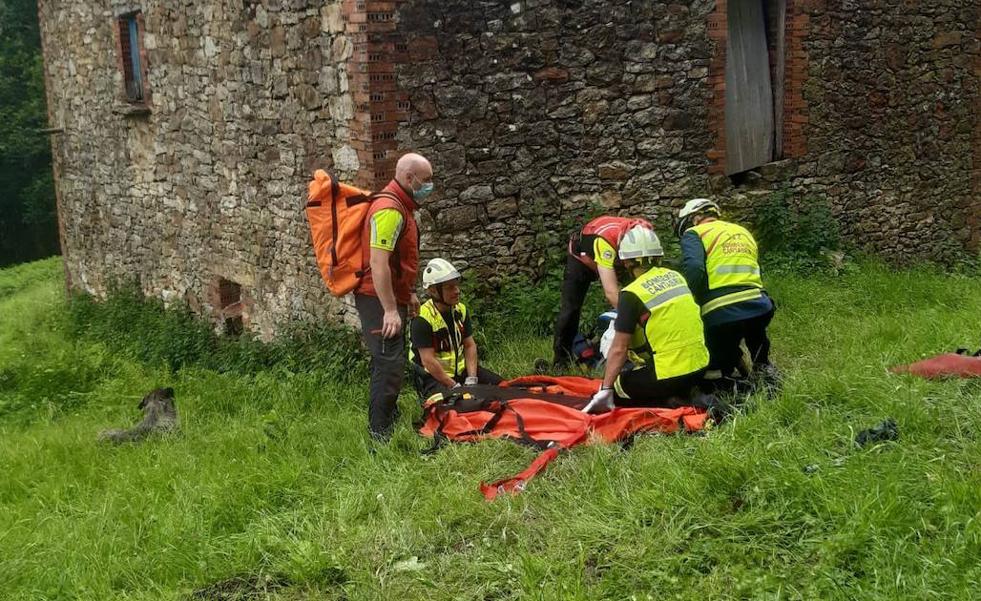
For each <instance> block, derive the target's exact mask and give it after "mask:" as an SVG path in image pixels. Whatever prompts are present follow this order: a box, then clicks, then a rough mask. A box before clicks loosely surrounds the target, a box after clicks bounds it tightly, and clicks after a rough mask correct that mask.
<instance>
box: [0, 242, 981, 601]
mask: <svg viewBox="0 0 981 601" xmlns="http://www.w3.org/2000/svg"><path fill="white" fill-rule="evenodd" d="M770 287H771V290H772V292H773V295H774V296H775V297H776V298H777V300H778V302H779V304H780V308H779V311H778V314H777V318H776V320H775V322H774V324H773V338H774V356H775V359H776V361H778V362H779V364H780V365H781V367H783V369H784V370H785V372H786V373H787V376H788V381H787V383H786V386H785V389H784V391H783V392H782V393H781V394H780V395H779V396H778V397H776V398H774V399H773V400H766V399H764V398H754V399H752V400H751V402H750V405H751V409H752V410H751V411H747V412H746V413H745V414H743V415H740V416H738V417H737V418H736V419H735V420H734V421H733V422H731V423H729V424H727V425H725V426H723V427H721V428H718V429H716V430H714V431H712V432H711V433H710V434H708V435H706V436H660V437H657V436H650V437H643V438H641V439H639V440H638V441H637V442H636V444H634V445H633V446H632V447H631V448H630V449H629V450H626V451H624V450H621V449H620V448H619V447H615V446H596V447H586V448H579V449H576V450H574V451H573V452H570V453H568V454H566V455H564V456H562V457H561V458H560V459H559V460H558V461H556V462H555V463H554V464H553V465H552V466H551V467H549V469H548V470H546V471H545V473H544V474H542V475H541V476H539V477H538V478H537V479H535V480H534V481H533V482H532V483H531V484H530V486H529V488H528V490H527V491H526V492H524V493H523V494H521V495H519V496H516V497H513V498H507V499H503V500H499V501H495V502H493V503H487V502H485V501H484V500H483V499H482V497H481V496H480V494H479V492H478V490H477V484H478V482H479V481H480V480H492V479H496V478H498V477H502V476H506V475H510V474H512V473H515V472H517V471H519V470H520V469H522V468H524V467H525V466H526V465H527V464H528V462H529V461H530V460H531V459H532V457H533V456H534V453H533V451H531V450H529V449H526V448H523V447H520V446H518V445H516V444H512V443H507V442H486V443H481V444H476V445H451V446H449V447H447V448H445V449H443V450H441V451H440V452H438V453H437V454H435V455H433V456H428V457H423V456H420V454H419V451H420V450H421V449H423V448H425V447H426V446H427V444H428V441H426V440H422V439H420V438H419V437H418V436H417V435H416V434H415V432H414V431H413V430H412V427H411V424H410V422H411V420H412V418H414V417H416V416H417V415H418V410H417V409H416V408H415V406H414V400H413V398H412V395H411V394H409V392H408V390H406V392H405V394H404V395H403V398H402V408H403V413H404V417H403V418H402V422H401V423H400V426H399V429H398V431H397V432H396V435H395V438H394V440H393V442H392V443H391V444H390V445H387V446H383V447H379V448H377V449H374V452H373V453H372V452H370V449H369V446H370V445H369V443H368V440H367V434H366V431H365V429H366V428H365V421H366V419H365V413H364V405H365V400H364V397H365V388H366V384H365V382H364V381H363V380H362V379H361V376H357V377H352V376H350V375H346V372H348V371H349V370H352V369H360V368H352V367H351V366H350V365H349V364H348V363H345V362H340V363H337V362H334V363H331V362H327V363H326V364H325V365H319V364H317V365H314V367H313V368H312V369H310V363H309V362H307V361H306V360H301V359H299V358H298V359H296V360H295V361H294V363H293V364H289V363H287V364H286V366H284V365H283V364H278V363H275V362H272V361H269V360H268V359H267V358H265V356H260V359H261V360H259V359H256V360H249V361H240V360H237V359H236V360H232V359H229V357H232V358H234V357H236V356H238V355H235V353H234V352H232V351H230V350H227V348H226V347H230V346H232V345H233V343H230V342H228V341H225V342H214V341H210V340H211V338H209V336H208V335H207V332H204V333H202V332H201V331H200V330H195V329H194V327H192V326H191V325H189V322H184V321H181V320H184V319H187V318H186V316H181V315H180V314H179V313H177V312H168V311H161V310H160V309H159V308H154V307H153V306H152V304H151V305H150V306H142V307H141V306H140V303H136V302H132V299H130V300H129V301H127V300H125V299H124V298H123V297H122V296H120V297H118V298H114V300H113V301H111V302H110V303H109V304H108V305H100V306H86V305H82V306H78V305H76V306H75V307H74V308H73V309H71V310H69V307H68V306H67V303H66V301H65V298H64V289H63V284H62V281H61V269H60V265H59V264H58V263H57V261H53V260H50V261H44V262H40V263H34V264H29V265H23V266H19V267H17V268H13V269H8V270H5V271H0V466H3V476H2V478H0V591H3V593H2V595H0V596H2V597H3V598H4V599H14V600H21V599H23V600H27V599H30V600H36V599H48V600H54V599H99V600H105V599H141V600H142V599H147V600H149V599H191V598H208V599H231V598H242V599H246V598H248V599H265V598H268V599H279V600H290V601H293V600H298V599H630V598H636V599H842V600H845V599H848V600H851V599H971V598H976V595H977V591H978V590H981V564H979V563H978V559H977V558H978V557H981V512H979V509H981V507H979V505H978V490H981V471H979V467H978V466H979V465H981V441H979V439H978V432H981V411H979V408H981V385H979V381H968V380H956V381H946V382H927V381H924V380H918V379H914V378H909V377H905V376H904V377H897V376H892V375H889V374H888V373H887V371H886V368H887V367H888V366H890V365H893V364H895V363H897V362H904V361H909V360H915V359H917V358H919V357H921V356H924V355H927V354H933V353H936V352H940V351H944V350H948V349H952V348H955V347H958V346H977V345H978V344H979V342H981V341H979V338H981V281H979V280H978V279H977V278H973V279H972V278H968V277H962V276H956V275H954V276H951V275H944V274H941V273H939V272H937V271H934V270H930V269H916V270H910V271H895V270H891V269H888V268H885V267H882V266H879V265H876V264H863V265H860V266H858V267H855V268H853V269H849V270H847V271H846V272H845V273H844V274H843V275H839V276H837V277H832V276H818V277H813V278H806V279H805V278H803V277H798V276H796V275H789V274H780V275H775V274H771V277H770ZM597 293H598V292H597ZM525 307H526V306H525V305H521V307H520V312H524V311H525ZM516 310H518V309H516ZM539 310H540V308H539ZM109 316H112V320H114V321H115V326H116V327H117V328H119V329H118V330H114V329H113V328H112V327H111V326H112V321H111V320H109V319H108V317H109ZM492 318H493V316H492V315H486V316H485V320H484V321H485V323H486V322H487V321H489V320H492ZM518 318H519V319H520V320H524V319H530V317H529V316H528V315H523V314H522V315H518ZM494 319H496V318H494ZM168 320H174V321H173V324H184V325H180V327H178V326H177V325H173V326H170V327H172V328H173V329H172V330H167V327H168V326H166V324H167V323H168ZM519 323H522V324H523V323H530V322H524V321H520V322H519ZM185 326H187V328H188V329H186V330H185V329H184V328H185ZM144 330H148V331H144ZM113 332H117V333H115V334H113ZM168 332H169V333H168ZM195 332H196V333H195ZM161 333H163V334H164V335H162V334H161ZM489 339H490V340H493V341H494V347H493V348H487V349H485V350H486V353H485V354H486V355H487V357H486V360H487V362H488V363H489V364H491V365H492V366H493V367H494V368H496V369H499V370H500V371H502V372H504V373H505V374H507V375H518V374H520V373H524V372H527V371H528V370H529V368H530V365H531V362H532V360H533V358H534V357H536V356H544V355H545V354H546V350H547V349H548V347H549V343H548V340H546V339H545V338H544V337H542V336H541V331H537V330H536V331H526V330H523V329H522V328H521V327H515V328H512V329H511V331H510V336H507V337H505V336H501V335H497V334H495V335H492V336H489ZM167 340H173V342H174V344H175V346H176V347H177V348H181V349H190V350H184V351H181V352H176V351H175V352H173V353H171V352H170V351H168V350H167V349H166V348H165V347H166V342H167ZM193 340H199V341H205V342H199V343H195V344H201V345H204V346H203V347H202V348H203V349H204V350H202V349H201V348H198V347H196V346H195V345H194V344H191V341H193ZM144 343H145V347H144ZM240 344H242V345H248V344H251V343H240ZM284 344H285V343H284ZM290 344H293V345H294V346H292V347H290V348H293V349H294V351H293V352H294V353H295V355H294V356H295V357H300V356H301V355H303V354H304V353H305V352H307V351H309V350H310V348H309V347H307V348H306V350H303V348H304V347H303V345H302V344H300V343H296V342H294V343H290ZM209 345H217V346H209ZM314 346H316V345H314ZM141 349H142V350H141ZM254 352H255V353H259V351H254ZM260 355H261V353H260ZM247 356H249V357H252V356H254V355H247ZM323 356H324V357H327V356H328V355H326V354H325V355H323ZM175 357H176V361H175V360H174V358H175ZM222 357H224V358H222ZM174 367H177V368H178V369H177V370H176V371H173V370H172V368H174ZM300 367H303V368H304V369H305V371H303V370H300V369H299V368H300ZM162 385H170V386H173V387H174V388H175V390H176V395H177V403H178V407H179V409H180V411H181V412H182V420H183V433H182V434H180V435H178V436H175V437H171V438H164V439H156V440H152V441H149V442H147V443H146V444H143V445H140V446H124V447H118V448H115V447H108V446H102V445H99V444H97V443H96V442H95V439H96V435H97V433H98V432H99V431H100V430H101V429H103V428H106V427H112V426H119V425H126V424H129V423H132V422H133V421H135V419H136V416H137V410H136V404H137V402H138V401H139V399H140V398H141V397H142V395H143V394H144V393H146V392H147V391H149V390H150V389H151V388H153V387H156V386H162ZM888 416H892V417H894V418H895V419H896V420H897V422H898V424H899V428H900V432H901V437H900V439H899V440H898V441H897V442H890V443H883V444H880V445H877V446H874V447H872V448H869V449H865V450H859V449H856V448H854V446H853V445H852V443H851V440H852V439H853V437H854V435H855V434H856V432H857V431H859V430H861V429H863V428H866V427H869V426H872V425H875V424H876V423H877V422H879V421H880V420H881V419H884V418H885V417H888ZM805 466H816V467H812V468H811V469H810V470H808V471H810V472H812V473H805V470H804V469H803V468H804V467H805ZM255 590H262V591H264V593H263V594H258V595H255V596H246V595H247V593H249V592H250V591H252V592H254V591H255ZM195 591H199V592H200V594H199V595H198V596H197V597H195V596H194V592H195ZM236 594H238V595H239V596H238V597H235V595H236Z"/></svg>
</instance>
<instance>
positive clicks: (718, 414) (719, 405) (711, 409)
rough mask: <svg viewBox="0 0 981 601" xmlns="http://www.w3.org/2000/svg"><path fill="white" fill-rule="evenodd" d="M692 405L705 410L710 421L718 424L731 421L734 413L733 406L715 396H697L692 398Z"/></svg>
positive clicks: (703, 394) (700, 394)
mask: <svg viewBox="0 0 981 601" xmlns="http://www.w3.org/2000/svg"><path fill="white" fill-rule="evenodd" d="M691 404H692V406H693V407H697V408H699V409H705V410H706V411H707V412H708V416H709V419H711V420H712V421H713V422H714V423H716V424H721V423H723V422H724V421H726V420H727V419H729V416H730V415H732V411H733V407H732V405H730V404H729V403H727V402H726V401H724V400H722V399H720V398H719V397H717V396H715V395H714V394H705V393H699V394H696V395H695V396H694V397H692V399H691Z"/></svg>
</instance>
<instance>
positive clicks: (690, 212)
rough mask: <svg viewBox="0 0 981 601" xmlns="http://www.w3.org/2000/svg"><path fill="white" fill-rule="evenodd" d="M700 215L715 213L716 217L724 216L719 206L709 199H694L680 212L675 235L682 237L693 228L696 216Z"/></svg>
mask: <svg viewBox="0 0 981 601" xmlns="http://www.w3.org/2000/svg"><path fill="white" fill-rule="evenodd" d="M700 213H714V214H715V216H716V217H718V216H719V215H721V214H722V211H721V210H720V209H719V205H718V204H717V203H715V202H714V201H712V200H709V199H707V198H693V199H691V200H689V201H688V202H686V203H685V206H683V207H681V210H679V211H678V221H677V222H675V233H677V234H678V237H681V235H682V234H684V233H685V230H687V229H688V228H690V227H691V222H692V220H693V219H694V218H695V215H698V214H700Z"/></svg>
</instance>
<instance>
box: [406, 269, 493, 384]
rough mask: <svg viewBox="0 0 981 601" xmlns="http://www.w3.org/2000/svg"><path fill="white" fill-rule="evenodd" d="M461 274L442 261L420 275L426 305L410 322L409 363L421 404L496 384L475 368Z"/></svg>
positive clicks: (474, 348) (489, 374)
mask: <svg viewBox="0 0 981 601" xmlns="http://www.w3.org/2000/svg"><path fill="white" fill-rule="evenodd" d="M460 277H461V276H460V272H458V271H457V270H456V268H455V267H453V265H452V264H450V262H449V261H447V260H446V259H433V260H432V261H430V262H429V264H428V265H426V269H425V270H424V271H423V272H422V285H423V287H425V288H426V292H427V293H428V294H429V300H427V301H426V302H425V303H423V304H422V306H421V307H420V308H419V315H418V316H417V317H416V318H414V319H413V320H412V324H411V326H410V336H411V340H412V344H411V347H410V349H409V361H411V362H412V364H413V366H414V370H415V376H416V377H415V386H416V391H417V392H418V393H419V396H420V397H422V398H424V399H425V398H429V397H430V396H431V395H433V394H434V393H436V392H446V391H447V390H449V389H451V388H455V387H457V386H471V385H474V384H498V383H500V382H501V379H502V378H501V376H499V375H497V374H496V373H494V372H492V371H490V370H489V369H484V368H483V367H481V366H480V365H478V363H477V343H476V341H474V339H473V329H472V325H471V322H470V315H471V314H470V311H469V310H468V309H467V306H466V305H465V304H463V303H462V302H460Z"/></svg>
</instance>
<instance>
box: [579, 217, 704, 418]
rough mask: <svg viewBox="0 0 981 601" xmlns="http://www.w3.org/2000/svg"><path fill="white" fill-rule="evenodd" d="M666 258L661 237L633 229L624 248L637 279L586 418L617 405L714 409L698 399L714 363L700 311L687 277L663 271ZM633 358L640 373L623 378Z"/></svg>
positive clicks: (626, 293)
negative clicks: (709, 363) (588, 415)
mask: <svg viewBox="0 0 981 601" xmlns="http://www.w3.org/2000/svg"><path fill="white" fill-rule="evenodd" d="M663 256H664V249H663V248H662V246H661V241H660V240H659V239H658V237H657V234H655V233H654V231H653V230H651V229H648V228H646V227H635V228H633V229H631V230H630V231H629V232H627V234H626V235H625V236H624V238H623V240H622V241H621V242H620V248H619V257H620V260H621V261H623V264H624V267H625V268H626V269H627V271H628V272H629V273H630V275H631V276H632V277H633V278H635V279H634V280H633V282H632V283H631V284H629V285H628V286H626V287H625V288H624V289H623V291H622V292H620V298H619V302H618V303H617V318H616V321H615V322H614V329H615V330H616V334H615V335H614V338H613V344H612V346H611V347H610V351H609V354H608V355H607V357H606V372H605V374H604V375H603V384H602V386H601V387H600V390H599V391H598V392H597V393H596V394H595V395H594V396H593V398H592V399H590V402H589V403H588V404H587V405H586V407H585V408H584V409H583V411H585V412H586V413H601V412H603V411H609V410H611V409H613V407H614V405H619V406H654V407H679V406H682V405H693V406H696V407H702V408H707V407H708V404H707V402H708V400H709V399H707V398H703V396H702V395H701V394H696V396H695V398H692V391H693V389H695V390H697V385H698V383H699V382H700V381H701V378H702V375H703V373H704V372H705V368H706V367H707V366H708V362H709V354H708V349H707V348H706V347H705V337H704V334H703V328H702V319H701V317H700V316H699V309H698V305H697V304H696V303H695V299H694V298H693V297H692V294H691V291H690V290H688V285H687V284H686V283H685V279H684V278H683V277H682V276H681V274H680V273H678V272H676V271H672V270H670V269H666V268H664V267H661V266H660V262H661V258H662V257H663ZM628 354H629V356H630V359H631V361H632V362H633V363H634V365H635V367H633V368H632V369H630V370H628V371H623V372H621V369H622V368H623V366H624V364H625V363H626V361H627V357H628ZM703 401H704V402H703Z"/></svg>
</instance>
